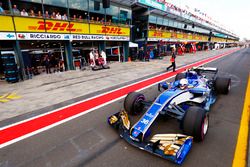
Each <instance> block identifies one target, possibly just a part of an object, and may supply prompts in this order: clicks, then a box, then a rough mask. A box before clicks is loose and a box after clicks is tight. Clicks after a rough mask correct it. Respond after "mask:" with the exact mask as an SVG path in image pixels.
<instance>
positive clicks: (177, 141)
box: [108, 111, 193, 164]
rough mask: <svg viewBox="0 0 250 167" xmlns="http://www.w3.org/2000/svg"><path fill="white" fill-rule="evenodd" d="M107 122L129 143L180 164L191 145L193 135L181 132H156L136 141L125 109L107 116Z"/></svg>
mask: <svg viewBox="0 0 250 167" xmlns="http://www.w3.org/2000/svg"><path fill="white" fill-rule="evenodd" d="M108 123H109V124H110V125H111V126H112V127H113V128H114V129H116V130H117V131H118V133H119V135H120V137H121V138H123V139H124V140H126V141H127V142H128V143H129V144H131V145H133V146H135V147H137V148H140V149H141V150H144V151H147V152H149V153H152V154H154V155H157V156H160V157H162V158H164V159H167V160H170V161H172V162H174V163H176V164H182V163H183V161H184V159H185V157H186V156H187V154H188V152H189V151H190V149H191V147H192V142H193V137H191V136H186V135H182V134H156V135H154V136H153V137H152V138H151V139H150V140H149V141H138V140H136V139H134V138H133V137H132V136H131V135H130V130H131V129H130V121H129V118H128V114H127V113H126V111H121V112H118V113H116V114H114V115H112V116H110V117H109V118H108Z"/></svg>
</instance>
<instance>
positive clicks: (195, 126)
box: [108, 67, 231, 164]
mask: <svg viewBox="0 0 250 167" xmlns="http://www.w3.org/2000/svg"><path fill="white" fill-rule="evenodd" d="M217 72H218V69H217V68H207V67H198V68H193V69H189V70H187V71H186V72H185V73H179V74H177V75H176V77H175V81H174V82H172V83H166V82H162V83H159V85H158V90H159V91H160V92H162V93H161V94H160V95H159V96H158V97H157V98H156V99H155V100H154V102H151V103H150V102H148V101H146V100H145V96H144V95H143V94H141V93H138V92H131V93H129V94H128V95H127V96H126V98H125V101H124V110H122V111H121V112H118V113H116V114H114V115H112V116H110V117H109V118H108V123H109V124H110V125H111V126H112V127H113V128H115V129H117V130H118V132H119V135H120V136H121V137H122V138H124V139H125V140H126V141H127V142H128V143H130V144H132V145H133V146H135V147H138V148H140V149H142V150H145V151H147V152H150V153H152V154H155V155H158V156H160V157H162V158H165V159H168V160H170V161H172V162H174V163H177V164H181V163H182V162H183V161H184V159H185V157H186V155H187V154H188V152H189V150H190V149H191V147H192V142H193V139H194V140H196V141H203V140H204V137H205V135H206V134H207V132H208V127H209V112H208V111H209V108H210V106H211V105H212V104H213V103H214V102H215V100H216V95H217V94H219V93H222V94H227V93H228V92H229V90H230V84H231V80H230V78H220V77H217ZM143 111H145V113H144V114H143V116H142V117H141V118H140V119H139V120H138V121H137V122H136V123H135V124H134V125H133V126H131V125H130V120H129V118H128V114H129V115H137V114H139V113H140V112H143ZM159 116H163V117H171V118H175V119H177V120H178V121H179V122H180V127H181V129H182V130H183V133H184V134H155V135H151V136H150V127H151V126H152V124H153V123H155V122H156V120H157V119H156V118H158V117H159ZM149 136H150V137H149Z"/></svg>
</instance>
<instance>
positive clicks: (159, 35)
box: [148, 30, 171, 38]
mask: <svg viewBox="0 0 250 167" xmlns="http://www.w3.org/2000/svg"><path fill="white" fill-rule="evenodd" d="M148 37H149V38H171V33H170V32H166V31H154V30H149V32H148Z"/></svg>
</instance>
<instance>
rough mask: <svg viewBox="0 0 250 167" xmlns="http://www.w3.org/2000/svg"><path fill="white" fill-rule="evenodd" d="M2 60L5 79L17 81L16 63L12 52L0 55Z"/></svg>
mask: <svg viewBox="0 0 250 167" xmlns="http://www.w3.org/2000/svg"><path fill="white" fill-rule="evenodd" d="M1 58H2V61H3V68H4V75H5V80H6V81H7V82H9V83H15V82H18V81H19V78H18V70H17V64H16V61H15V57H14V55H13V54H6V55H2V56H1Z"/></svg>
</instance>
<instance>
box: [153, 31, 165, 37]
mask: <svg viewBox="0 0 250 167" xmlns="http://www.w3.org/2000/svg"><path fill="white" fill-rule="evenodd" d="M153 36H154V37H163V33H162V32H157V31H155V32H154V34H153Z"/></svg>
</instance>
